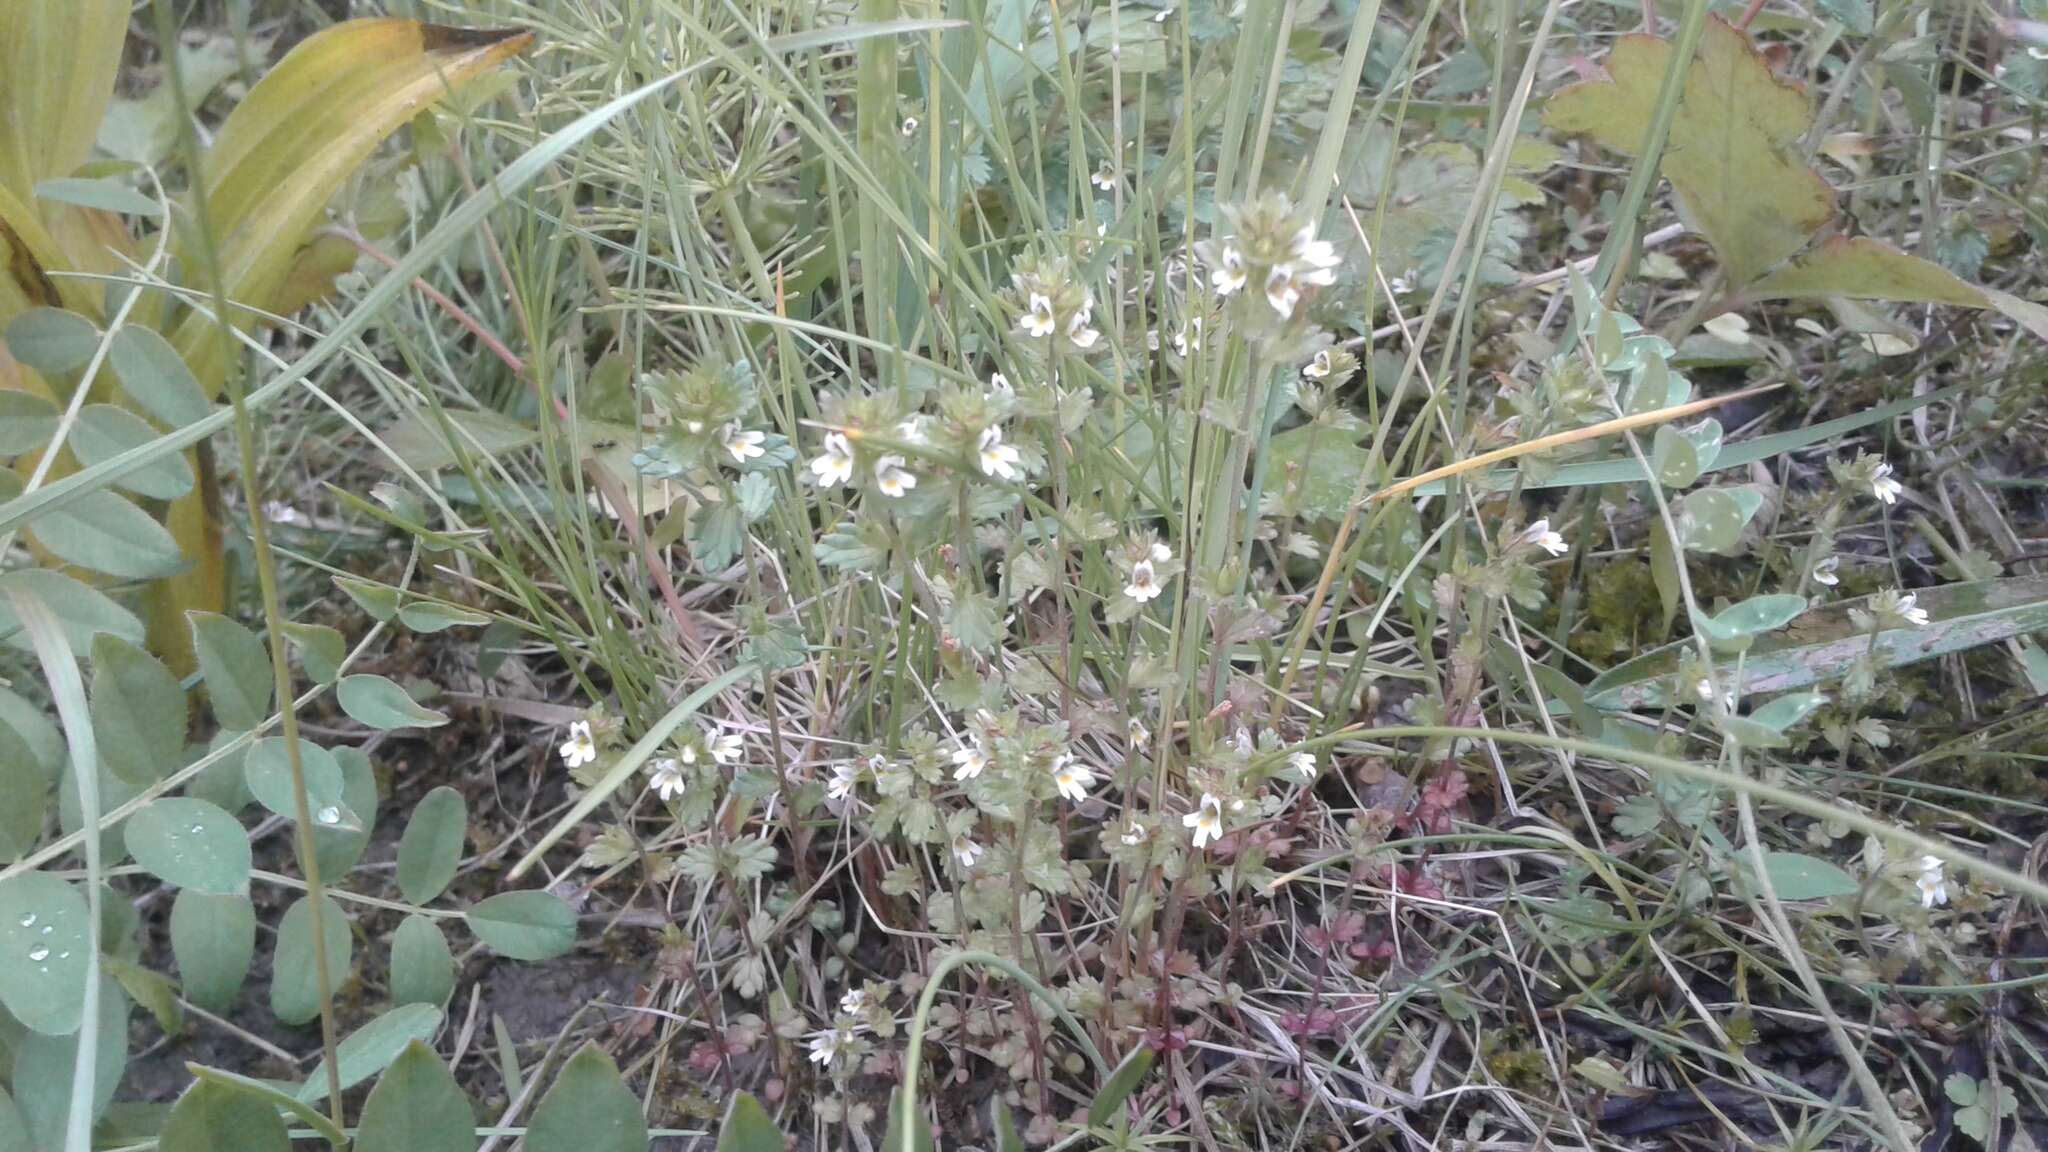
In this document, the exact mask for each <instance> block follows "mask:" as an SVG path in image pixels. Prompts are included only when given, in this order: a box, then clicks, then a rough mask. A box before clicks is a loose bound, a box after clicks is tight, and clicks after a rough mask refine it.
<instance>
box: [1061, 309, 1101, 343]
mask: <svg viewBox="0 0 2048 1152" xmlns="http://www.w3.org/2000/svg"><path fill="white" fill-rule="evenodd" d="M1094 307H1095V302H1094V301H1093V300H1083V301H1082V302H1081V306H1080V307H1079V308H1076V309H1074V314H1073V315H1072V316H1069V317H1067V340H1068V342H1069V343H1071V344H1073V346H1074V347H1076V348H1079V349H1080V350H1082V351H1083V352H1086V351H1087V350H1088V349H1090V348H1093V347H1095V339H1096V337H1098V336H1100V335H1101V333H1099V332H1097V331H1096V330H1095V329H1093V328H1090V327H1089V326H1088V313H1089V311H1090V310H1091V309H1093V308H1094Z"/></svg>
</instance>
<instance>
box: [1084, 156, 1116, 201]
mask: <svg viewBox="0 0 2048 1152" xmlns="http://www.w3.org/2000/svg"><path fill="white" fill-rule="evenodd" d="M1088 182H1089V183H1090V184H1093V185H1095V186H1096V187H1097V188H1100V189H1102V190H1103V191H1104V192H1108V191H1110V190H1112V189H1114V188H1115V187H1116V171H1115V170H1114V169H1113V168H1112V167H1111V166H1110V163H1109V157H1107V156H1105V157H1103V158H1102V163H1100V164H1097V165H1096V166H1095V174H1094V175H1093V176H1090V177H1088Z"/></svg>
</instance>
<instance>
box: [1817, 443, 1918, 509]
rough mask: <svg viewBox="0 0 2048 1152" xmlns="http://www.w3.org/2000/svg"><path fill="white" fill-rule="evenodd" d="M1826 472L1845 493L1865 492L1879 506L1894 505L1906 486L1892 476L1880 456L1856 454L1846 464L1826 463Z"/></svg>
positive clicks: (1833, 461)
mask: <svg viewBox="0 0 2048 1152" xmlns="http://www.w3.org/2000/svg"><path fill="white" fill-rule="evenodd" d="M1828 470H1829V471H1830V472H1832V473H1834V477H1835V483H1836V484H1838V485H1840V486H1841V487H1842V488H1843V489H1844V490H1846V491H1852V492H1866V493H1869V495H1870V497H1871V498H1872V499H1874V500H1876V501H1877V502H1878V503H1880V504H1886V505H1890V504H1896V503H1898V502H1899V497H1900V496H1902V495H1904V494H1905V491H1906V486H1905V485H1903V484H1901V483H1899V482H1898V480H1896V479H1895V478H1893V476H1892V466H1891V465H1890V464H1888V463H1886V462H1885V459H1884V457H1882V456H1872V455H1871V454H1869V453H1868V452H1858V453H1857V454H1856V459H1854V460H1852V461H1850V462H1849V463H1847V464H1844V463H1842V462H1841V461H1839V460H1832V461H1829V462H1828Z"/></svg>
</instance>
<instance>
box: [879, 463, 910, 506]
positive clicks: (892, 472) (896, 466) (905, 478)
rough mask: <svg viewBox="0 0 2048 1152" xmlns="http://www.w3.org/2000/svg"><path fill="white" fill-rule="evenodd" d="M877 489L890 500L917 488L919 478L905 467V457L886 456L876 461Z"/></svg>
mask: <svg viewBox="0 0 2048 1152" xmlns="http://www.w3.org/2000/svg"><path fill="white" fill-rule="evenodd" d="M875 487H877V488H880V489H881V490H882V495H884V496H887V497H889V498H890V499H896V498H899V497H901V496H902V495H903V494H904V493H906V492H908V491H910V490H911V489H912V488H915V487H917V476H916V475H915V474H913V473H912V472H911V471H910V470H909V469H908V468H905V467H904V466H903V457H901V456H884V457H882V458H881V459H880V460H877V461H875Z"/></svg>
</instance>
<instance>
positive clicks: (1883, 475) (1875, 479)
mask: <svg viewBox="0 0 2048 1152" xmlns="http://www.w3.org/2000/svg"><path fill="white" fill-rule="evenodd" d="M1905 490H1906V486H1905V485H1903V484H1901V483H1899V482H1898V481H1897V480H1894V479H1892V466H1891V465H1890V464H1882V463H1881V464H1879V465H1878V466H1877V467H1875V468H1873V469H1871V471H1870V494H1871V495H1872V496H1875V497H1877V498H1878V500H1879V501H1880V502H1881V503H1885V504H1896V503H1898V501H1899V494H1900V493H1901V492H1904V491H1905Z"/></svg>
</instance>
